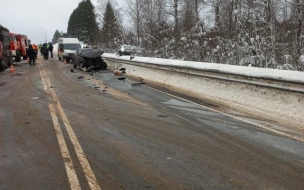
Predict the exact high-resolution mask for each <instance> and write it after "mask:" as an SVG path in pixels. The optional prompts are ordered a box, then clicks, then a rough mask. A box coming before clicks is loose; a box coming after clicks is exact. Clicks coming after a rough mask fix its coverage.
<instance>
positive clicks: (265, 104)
mask: <svg viewBox="0 0 304 190" xmlns="http://www.w3.org/2000/svg"><path fill="white" fill-rule="evenodd" d="M103 57H113V58H114V57H115V58H117V56H116V55H113V54H104V55H103ZM119 59H123V60H128V61H130V57H129V56H122V57H119ZM135 59H136V58H134V59H132V61H133V60H134V61H135ZM136 60H137V61H138V60H145V61H146V62H150V63H151V62H154V61H156V62H157V63H158V64H161V63H163V65H168V63H167V62H165V61H166V60H163V59H162V60H161V61H162V62H161V61H160V59H157V60H153V58H140V57H138V58H137V59H136ZM167 61H168V62H170V61H171V64H175V65H176V64H178V65H179V66H182V65H186V67H192V66H193V65H191V64H190V62H186V63H182V62H181V61H176V62H175V63H174V60H167ZM118 63H119V61H118ZM196 64H197V63H196ZM201 64H202V65H206V64H204V63H201ZM118 65H120V66H121V67H125V68H127V70H128V72H127V73H128V75H131V76H134V77H142V78H144V79H145V80H148V81H151V82H156V83H161V84H164V85H166V87H168V88H169V89H171V90H174V91H178V92H181V93H186V94H187V95H191V96H193V97H196V98H199V99H204V100H205V101H211V102H217V103H220V104H223V105H226V106H229V107H234V108H236V109H237V110H240V111H244V112H247V113H252V114H253V115H255V116H260V117H263V118H267V119H271V120H274V121H278V122H280V123H282V124H286V125H292V126H296V127H299V128H304V126H303V123H304V95H302V94H295V93H290V92H287V91H286V92H285V91H279V90H276V89H272V88H265V87H257V86H254V85H248V84H238V83H231V82H226V83H225V82H223V81H219V80H213V79H206V78H203V77H196V76H189V75H185V74H181V73H172V72H168V71H162V70H154V69H151V68H145V67H139V66H133V65H123V64H117V65H116V66H118ZM202 65H196V68H197V67H204V66H202ZM207 65H208V63H207ZM211 66H213V70H214V68H215V67H217V69H218V70H221V71H227V68H232V70H233V69H234V70H235V71H236V72H237V73H238V74H249V76H256V77H257V76H262V77H266V76H267V77H266V78H277V79H283V80H291V81H297V82H302V81H304V73H302V72H295V71H282V70H271V69H266V70H263V69H258V68H248V69H244V70H242V68H247V67H241V66H229V65H228V66H229V67H226V66H227V65H221V64H216V65H215V66H214V65H213V64H210V65H209V68H210V67H211ZM233 67H237V69H236V68H233ZM252 70H253V72H252V73H250V71H252ZM268 70H271V71H272V72H271V73H270V74H269V73H268ZM258 71H259V72H258ZM227 72H231V71H230V70H229V71H227Z"/></svg>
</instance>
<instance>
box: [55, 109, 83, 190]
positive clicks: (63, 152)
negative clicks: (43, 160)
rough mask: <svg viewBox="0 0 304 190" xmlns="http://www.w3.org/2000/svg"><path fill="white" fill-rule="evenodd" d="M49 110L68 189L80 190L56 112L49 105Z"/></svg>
mask: <svg viewBox="0 0 304 190" xmlns="http://www.w3.org/2000/svg"><path fill="white" fill-rule="evenodd" d="M49 108H50V112H51V116H52V120H53V124H54V128H55V133H56V136H57V140H58V143H59V147H60V150H61V155H62V157H63V162H64V166H65V170H66V172H67V175H68V179H69V182H70V187H71V189H76V190H77V189H81V188H80V184H79V181H78V178H77V175H76V171H75V169H74V166H73V162H72V159H71V156H70V153H69V150H68V147H67V145H66V142H65V140H64V137H63V134H62V131H61V128H60V124H59V122H58V118H57V116H56V111H55V108H54V106H53V105H51V104H49Z"/></svg>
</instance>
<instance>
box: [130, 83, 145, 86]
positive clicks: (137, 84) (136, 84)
mask: <svg viewBox="0 0 304 190" xmlns="http://www.w3.org/2000/svg"><path fill="white" fill-rule="evenodd" d="M141 84H145V83H144V82H134V83H132V84H131V85H132V86H139V85H141Z"/></svg>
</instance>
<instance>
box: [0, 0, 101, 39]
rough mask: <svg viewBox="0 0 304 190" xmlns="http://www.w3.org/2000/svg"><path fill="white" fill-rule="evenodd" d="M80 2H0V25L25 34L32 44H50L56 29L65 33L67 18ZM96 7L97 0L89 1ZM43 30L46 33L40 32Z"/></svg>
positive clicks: (18, 0) (35, 0) (33, 0)
mask: <svg viewBox="0 0 304 190" xmlns="http://www.w3.org/2000/svg"><path fill="white" fill-rule="evenodd" d="M80 1H81V0H0V24H2V25H3V26H4V27H6V28H8V29H9V30H10V32H14V33H18V34H25V35H27V36H28V37H29V38H30V39H31V40H32V43H35V44H38V43H40V41H41V42H43V40H45V36H47V41H48V42H50V41H51V40H52V38H53V35H54V33H55V31H56V29H58V30H59V31H63V32H66V30H67V25H68V21H69V17H70V15H71V13H72V11H73V10H74V9H75V8H76V7H77V6H78V3H79V2H80ZM91 2H92V3H93V4H94V5H96V4H97V0H91ZM42 29H44V30H45V31H46V35H45V31H44V30H42Z"/></svg>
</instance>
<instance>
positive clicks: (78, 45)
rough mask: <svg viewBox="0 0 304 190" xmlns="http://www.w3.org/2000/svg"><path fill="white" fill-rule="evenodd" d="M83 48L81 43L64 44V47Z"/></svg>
mask: <svg viewBox="0 0 304 190" xmlns="http://www.w3.org/2000/svg"><path fill="white" fill-rule="evenodd" d="M78 48H81V46H80V44H63V49H74V50H77V49H78Z"/></svg>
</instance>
